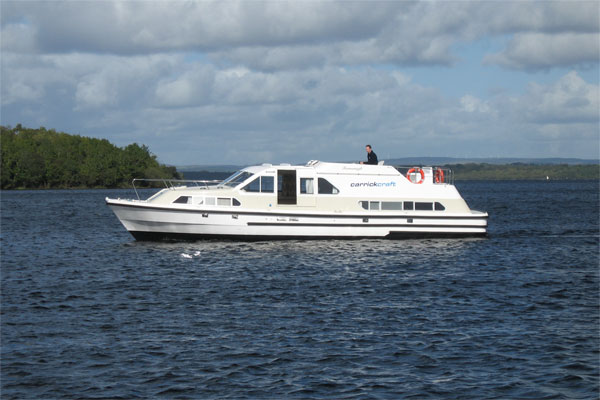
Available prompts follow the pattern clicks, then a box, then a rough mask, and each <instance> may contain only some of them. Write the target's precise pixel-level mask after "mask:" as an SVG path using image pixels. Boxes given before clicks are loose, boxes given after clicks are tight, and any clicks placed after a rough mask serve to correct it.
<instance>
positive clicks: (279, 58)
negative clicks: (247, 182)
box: [0, 0, 600, 166]
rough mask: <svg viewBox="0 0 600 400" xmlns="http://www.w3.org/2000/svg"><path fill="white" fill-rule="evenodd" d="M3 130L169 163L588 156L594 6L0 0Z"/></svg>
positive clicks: (595, 154) (594, 143) (596, 45)
mask: <svg viewBox="0 0 600 400" xmlns="http://www.w3.org/2000/svg"><path fill="white" fill-rule="evenodd" d="M0 29H1V32H0V35H1V47H0V68H1V70H0V72H1V74H0V75H1V82H0V84H1V87H0V97H1V110H0V122H1V124H2V125H3V126H13V127H14V126H16V125H17V124H21V125H23V126H25V127H29V128H38V127H41V126H43V127H45V128H47V129H55V130H57V131H63V132H67V133H71V134H78V135H82V136H89V137H96V138H103V139H108V140H109V141H111V142H112V143H113V144H115V145H117V146H126V145H128V144H130V143H138V144H145V145H147V146H148V147H149V148H150V151H151V152H152V153H154V154H155V155H156V156H157V158H158V160H159V161H161V162H163V163H166V164H170V165H176V166H185V165H215V164H216V165H223V164H233V165H248V164H255V163H269V162H270V163H280V162H290V163H304V162H306V161H308V160H313V159H318V160H323V161H342V160H363V159H366V152H365V145H366V144H371V145H372V146H373V150H374V151H375V152H376V153H377V155H378V157H379V159H380V160H381V159H383V160H385V159H386V158H400V157H467V158H473V157H527V158H529V157H536V158H537V157H539V158H543V157H575V158H585V159H598V158H599V157H600V100H599V97H600V95H599V92H600V90H599V79H600V66H599V62H600V2H597V1H473V2H471V1H416V2H408V1H318V0H312V1H292V2H285V1H268V2H263V1H197V2H196V1H100V0H98V1H89V0H79V1H52V0H50V1H40V2H38V1H10V0H8V1H7V0H2V1H1V2H0Z"/></svg>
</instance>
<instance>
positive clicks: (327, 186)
mask: <svg viewBox="0 0 600 400" xmlns="http://www.w3.org/2000/svg"><path fill="white" fill-rule="evenodd" d="M339 192H340V191H339V190H338V189H337V188H336V187H335V186H333V185H332V184H331V183H329V181H328V180H327V179H324V178H319V194H338V193H339Z"/></svg>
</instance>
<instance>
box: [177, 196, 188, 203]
mask: <svg viewBox="0 0 600 400" xmlns="http://www.w3.org/2000/svg"><path fill="white" fill-rule="evenodd" d="M189 200H190V196H180V197H179V198H178V199H177V200H175V201H174V202H173V203H178V204H187V203H189Z"/></svg>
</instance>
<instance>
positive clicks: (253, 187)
mask: <svg viewBox="0 0 600 400" xmlns="http://www.w3.org/2000/svg"><path fill="white" fill-rule="evenodd" d="M242 190H245V191H246V192H252V193H258V192H260V177H258V178H256V179H255V180H253V181H252V182H250V183H249V184H247V185H246V186H244V188H243V189H242Z"/></svg>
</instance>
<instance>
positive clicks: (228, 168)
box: [177, 157, 600, 172]
mask: <svg viewBox="0 0 600 400" xmlns="http://www.w3.org/2000/svg"><path fill="white" fill-rule="evenodd" d="M382 160H384V161H385V164H387V165H403V166H413V165H453V164H492V165H508V164H533V165H558V164H566V165H597V164H600V160H587V159H581V158H558V157H555V158H517V157H514V158H476V157H474V158H454V157H403V158H390V159H382ZM322 161H327V160H322ZM332 162H357V161H356V160H353V161H332ZM257 164H258V163H257ZM257 164H252V165H257ZM244 167H247V165H183V166H178V167H177V171H180V172H190V171H191V172H198V171H208V172H233V171H237V170H239V169H241V168H244Z"/></svg>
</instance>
